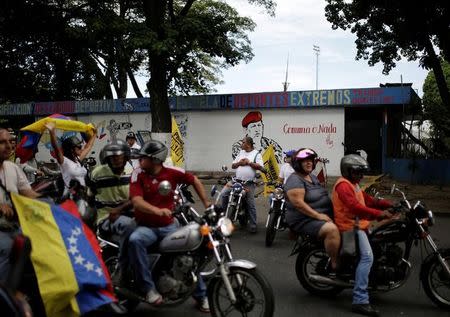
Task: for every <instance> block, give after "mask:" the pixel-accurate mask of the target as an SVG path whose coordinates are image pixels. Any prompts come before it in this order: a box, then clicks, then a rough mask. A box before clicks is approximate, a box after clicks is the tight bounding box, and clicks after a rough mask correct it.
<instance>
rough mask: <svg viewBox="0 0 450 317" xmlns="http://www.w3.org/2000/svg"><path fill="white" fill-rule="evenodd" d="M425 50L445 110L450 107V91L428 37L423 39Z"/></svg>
mask: <svg viewBox="0 0 450 317" xmlns="http://www.w3.org/2000/svg"><path fill="white" fill-rule="evenodd" d="M425 50H426V52H427V55H428V56H429V57H430V64H431V67H432V68H433V72H434V77H435V78H436V84H437V86H438V90H439V95H440V96H441V99H442V103H443V104H444V105H445V106H446V107H447V112H448V110H449V107H450V92H449V91H448V86H447V82H446V81H445V76H444V72H443V70H442V66H441V62H440V60H439V58H438V56H437V55H436V52H435V51H434V48H433V44H432V43H431V40H430V38H427V39H426V41H425Z"/></svg>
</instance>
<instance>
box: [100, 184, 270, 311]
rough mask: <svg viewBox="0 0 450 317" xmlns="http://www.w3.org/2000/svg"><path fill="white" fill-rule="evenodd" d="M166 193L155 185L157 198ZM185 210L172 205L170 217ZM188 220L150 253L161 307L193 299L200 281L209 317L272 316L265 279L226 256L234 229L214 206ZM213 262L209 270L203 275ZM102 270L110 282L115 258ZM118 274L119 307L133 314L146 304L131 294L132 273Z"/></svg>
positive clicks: (163, 186)
mask: <svg viewBox="0 0 450 317" xmlns="http://www.w3.org/2000/svg"><path fill="white" fill-rule="evenodd" d="M170 190H171V189H170V184H169V183H168V182H167V181H163V182H161V183H160V185H159V191H160V194H162V195H163V194H164V193H166V194H167V193H168V192H170ZM186 208H187V207H186V204H184V203H183V204H181V205H177V206H176V207H175V210H174V213H177V212H180V211H183V210H185V209H186ZM188 208H189V209H191V208H192V207H190V206H188ZM192 209H193V208H192ZM196 214H197V215H198V213H197V212H196ZM191 217H192V220H193V221H191V222H189V223H188V224H187V225H185V226H183V227H181V228H179V229H178V230H176V231H175V232H173V233H171V234H169V235H168V236H166V237H165V238H164V239H162V240H161V242H160V243H159V245H157V246H154V247H153V246H152V247H151V250H150V251H149V255H148V256H149V258H150V259H151V261H150V267H149V270H151V271H152V275H153V278H154V281H155V284H156V287H157V289H158V292H159V293H160V294H161V295H162V296H163V304H162V305H163V306H168V305H176V304H181V303H183V302H184V301H186V299H188V298H189V297H191V296H192V294H193V292H194V290H195V288H196V286H197V283H198V278H197V276H199V275H200V276H201V277H202V278H203V279H204V280H205V281H207V285H208V287H207V296H208V301H209V305H210V309H211V314H212V316H225V315H229V314H230V313H231V315H232V311H235V312H236V313H237V314H239V315H244V316H246V315H247V314H248V313H250V312H252V313H256V314H257V315H259V316H264V317H269V316H273V312H274V297H273V292H272V288H271V286H270V284H269V283H268V282H267V280H266V278H265V277H264V276H263V275H262V274H261V273H260V272H259V271H258V269H257V268H256V264H254V263H252V262H250V261H247V260H235V259H234V258H233V256H232V254H231V250H230V235H231V234H232V232H233V229H234V227H233V223H232V222H231V220H230V219H228V218H227V217H226V216H224V215H223V214H221V213H218V212H217V211H216V209H215V208H214V205H213V206H211V207H209V208H207V209H206V211H205V214H204V215H203V216H200V215H199V216H196V215H195V214H192V215H191ZM213 259H215V265H214V267H213V268H212V269H211V270H210V271H208V272H202V271H203V270H204V269H205V268H206V266H207V265H208V264H210V262H211V261H212V260H213ZM106 266H107V267H108V269H109V271H110V272H111V275H112V276H113V280H114V275H115V274H116V272H117V270H118V258H117V257H115V256H113V257H110V258H109V259H107V260H106ZM209 267H211V266H209ZM123 274H124V278H123V280H124V283H121V285H115V291H116V294H117V295H118V297H119V298H120V299H121V300H122V301H123V304H124V305H125V306H127V307H128V309H133V308H134V307H136V306H137V305H138V304H139V303H140V302H145V298H144V297H143V296H142V295H141V294H138V293H136V291H135V290H136V289H137V287H136V281H135V278H134V274H133V272H132V270H127V271H126V272H124V273H123Z"/></svg>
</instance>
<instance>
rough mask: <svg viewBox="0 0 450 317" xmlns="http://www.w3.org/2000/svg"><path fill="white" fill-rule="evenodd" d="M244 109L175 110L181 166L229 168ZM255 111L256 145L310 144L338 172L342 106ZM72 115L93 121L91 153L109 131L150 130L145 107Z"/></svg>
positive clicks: (44, 151)
mask: <svg viewBox="0 0 450 317" xmlns="http://www.w3.org/2000/svg"><path fill="white" fill-rule="evenodd" d="M248 113H249V110H233V111H226V110H224V111H189V112H174V116H175V119H176V121H177V123H178V126H179V128H180V132H181V134H182V136H183V141H184V142H185V147H184V148H185V149H184V154H185V164H186V165H185V168H186V169H187V170H195V171H220V170H221V167H222V165H227V166H228V167H229V168H231V163H232V149H233V148H234V149H235V151H237V150H238V149H239V144H238V141H239V140H241V139H242V137H243V136H244V135H245V133H246V129H245V128H243V127H242V119H243V117H244V116H246V115H247V114H248ZM260 113H261V115H262V121H261V122H260V123H259V127H257V128H254V129H253V130H252V131H253V132H252V131H250V133H254V132H255V131H256V132H257V131H260V132H262V135H261V136H262V138H261V140H260V141H259V142H258V136H259V135H258V134H257V135H256V138H255V141H256V143H257V144H256V148H258V149H262V150H264V148H265V147H267V145H269V144H273V145H274V148H275V150H276V154H277V155H278V158H279V160H280V161H281V160H282V156H283V154H282V151H286V150H290V149H298V148H300V147H311V148H313V149H315V150H316V151H317V152H318V154H319V156H321V157H324V158H328V159H329V160H330V163H329V164H328V165H327V171H328V174H329V175H332V176H337V175H339V160H340V158H341V157H342V155H343V153H344V150H343V146H342V142H343V141H344V109H343V108H326V109H325V108H321V109H317V108H316V109H284V110H277V109H266V110H260ZM74 119H76V120H80V121H83V122H86V123H88V122H92V123H93V124H94V125H95V126H96V127H97V129H98V136H97V140H96V143H95V145H94V148H93V151H95V153H96V154H95V156H96V157H98V154H99V153H100V150H101V149H102V148H103V147H104V146H105V145H106V144H107V143H108V142H109V140H111V139H112V137H113V136H115V137H116V138H118V139H123V140H125V137H126V134H127V133H128V132H129V131H133V132H138V131H151V115H150V113H130V114H126V113H121V114H118V113H108V114H92V115H79V116H76V117H74ZM262 128H263V129H262ZM258 129H259V130H258ZM49 141H50V140H49V138H48V136H47V135H44V136H43V138H42V140H41V143H40V145H39V152H38V154H37V158H38V159H39V160H44V161H48V160H49V159H50V155H49V150H48V146H49Z"/></svg>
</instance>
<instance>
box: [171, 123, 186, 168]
mask: <svg viewBox="0 0 450 317" xmlns="http://www.w3.org/2000/svg"><path fill="white" fill-rule="evenodd" d="M170 150H171V155H170V158H171V159H172V162H173V165H175V166H178V167H184V142H183V139H182V138H181V133H180V129H179V128H178V124H177V122H176V121H175V118H174V117H172V142H171V145H170Z"/></svg>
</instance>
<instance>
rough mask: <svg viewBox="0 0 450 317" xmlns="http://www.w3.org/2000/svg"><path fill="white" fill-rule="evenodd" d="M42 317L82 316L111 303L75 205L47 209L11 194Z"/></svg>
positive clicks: (92, 241)
mask: <svg viewBox="0 0 450 317" xmlns="http://www.w3.org/2000/svg"><path fill="white" fill-rule="evenodd" d="M11 197H12V201H13V203H14V206H15V208H16V211H17V214H18V216H19V221H20V225H21V227H22V231H23V233H24V234H25V235H26V236H28V237H29V238H30V240H31V245H32V252H31V261H32V263H33V267H34V270H35V272H36V277H37V280H38V285H39V290H40V293H41V297H42V300H43V302H44V306H45V310H46V313H47V316H52V317H72V316H80V315H83V314H85V313H87V312H89V311H91V310H93V309H96V308H98V307H99V306H102V305H105V304H108V303H110V302H112V301H116V298H115V296H114V294H113V289H112V284H111V279H110V276H109V274H108V271H107V268H106V266H105V264H104V262H103V260H102V257H101V253H100V247H99V246H98V243H97V240H96V238H95V235H94V234H93V233H92V231H91V230H90V229H89V228H88V227H87V226H86V225H85V224H84V223H83V222H82V221H81V218H80V215H79V213H78V210H77V206H76V204H75V203H74V202H73V201H71V200H67V201H65V202H64V203H63V204H61V205H59V206H57V205H50V204H47V203H44V202H41V201H37V200H33V199H30V198H26V197H23V196H20V195H19V194H15V193H11Z"/></svg>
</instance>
